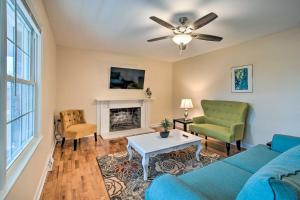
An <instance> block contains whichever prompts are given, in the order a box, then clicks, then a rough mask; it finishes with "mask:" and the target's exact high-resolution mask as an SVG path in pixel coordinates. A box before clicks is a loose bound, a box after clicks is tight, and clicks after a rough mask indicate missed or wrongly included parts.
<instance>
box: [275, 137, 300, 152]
mask: <svg viewBox="0 0 300 200" xmlns="http://www.w3.org/2000/svg"><path fill="white" fill-rule="evenodd" d="M297 145H300V137H295V136H288V135H281V134H275V135H274V136H273V139H272V150H273V151H277V152H281V153H282V152H284V151H287V150H288V149H290V148H292V147H295V146H297Z"/></svg>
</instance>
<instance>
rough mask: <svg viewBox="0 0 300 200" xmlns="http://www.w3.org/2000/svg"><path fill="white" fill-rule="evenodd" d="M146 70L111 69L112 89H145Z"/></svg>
mask: <svg viewBox="0 0 300 200" xmlns="http://www.w3.org/2000/svg"><path fill="white" fill-rule="evenodd" d="M144 79H145V70H140V69H130V68H119V67H111V68H110V88H111V89H144Z"/></svg>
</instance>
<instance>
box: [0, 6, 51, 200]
mask: <svg viewBox="0 0 300 200" xmlns="http://www.w3.org/2000/svg"><path fill="white" fill-rule="evenodd" d="M27 2H28V4H29V5H30V7H31V9H32V11H33V12H34V13H35V17H36V19H37V20H38V22H39V25H40V26H41V28H42V66H41V83H40V87H41V88H40V90H41V94H40V97H41V105H40V106H41V107H40V108H41V115H40V116H41V117H40V131H41V133H40V134H41V135H42V140H41V142H40V144H39V145H38V147H37V149H36V150H35V152H34V154H33V155H32V157H31V158H30V160H29V162H28V163H27V165H26V167H25V168H24V170H23V171H22V173H21V175H20V176H19V177H18V179H17V181H16V183H15V184H14V186H13V187H12V189H11V190H10V192H9V193H8V195H7V197H6V198H5V199H6V200H15V199H24V200H32V199H36V198H38V196H39V194H40V192H41V189H42V187H43V183H44V182H43V181H44V180H43V178H46V176H45V175H46V174H45V173H46V172H47V171H46V170H47V169H46V168H45V167H47V162H48V158H49V156H51V155H52V151H53V148H54V136H53V115H54V110H55V101H56V86H55V84H56V78H55V77H56V73H55V70H56V42H55V39H54V36H53V33H52V30H51V26H50V24H49V21H48V17H47V13H46V11H45V8H44V5H43V1H42V0H28V1H27ZM0 198H1V197H0Z"/></svg>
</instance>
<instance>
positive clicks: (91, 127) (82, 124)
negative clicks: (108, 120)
mask: <svg viewBox="0 0 300 200" xmlns="http://www.w3.org/2000/svg"><path fill="white" fill-rule="evenodd" d="M60 119H61V125H62V126H61V128H62V133H63V140H62V144H61V146H62V147H63V146H64V143H65V139H66V138H67V139H73V140H74V151H76V146H77V139H80V138H82V137H85V136H88V135H91V134H94V137H95V141H96V142H97V133H96V129H97V128H96V125H95V124H87V123H86V120H85V118H84V111H83V110H65V111H62V112H60Z"/></svg>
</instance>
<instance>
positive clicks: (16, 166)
mask: <svg viewBox="0 0 300 200" xmlns="http://www.w3.org/2000/svg"><path fill="white" fill-rule="evenodd" d="M41 140H42V136H40V137H36V138H33V140H32V141H31V143H30V144H29V145H28V146H27V147H26V148H25V149H24V151H23V152H22V153H21V154H20V156H19V157H18V158H17V160H16V161H15V162H14V163H13V164H12V166H11V167H10V168H9V169H8V170H7V171H6V181H5V184H4V186H3V188H2V189H1V190H0V199H1V198H5V197H6V195H7V194H8V193H9V191H10V190H11V189H12V187H13V186H14V184H15V183H16V181H17V180H18V178H19V176H20V175H21V173H22V172H23V170H24V169H25V167H26V165H27V164H28V162H29V161H30V159H31V157H32V155H33V154H34V152H35V150H36V149H37V147H38V145H39V144H40V142H41Z"/></svg>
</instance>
